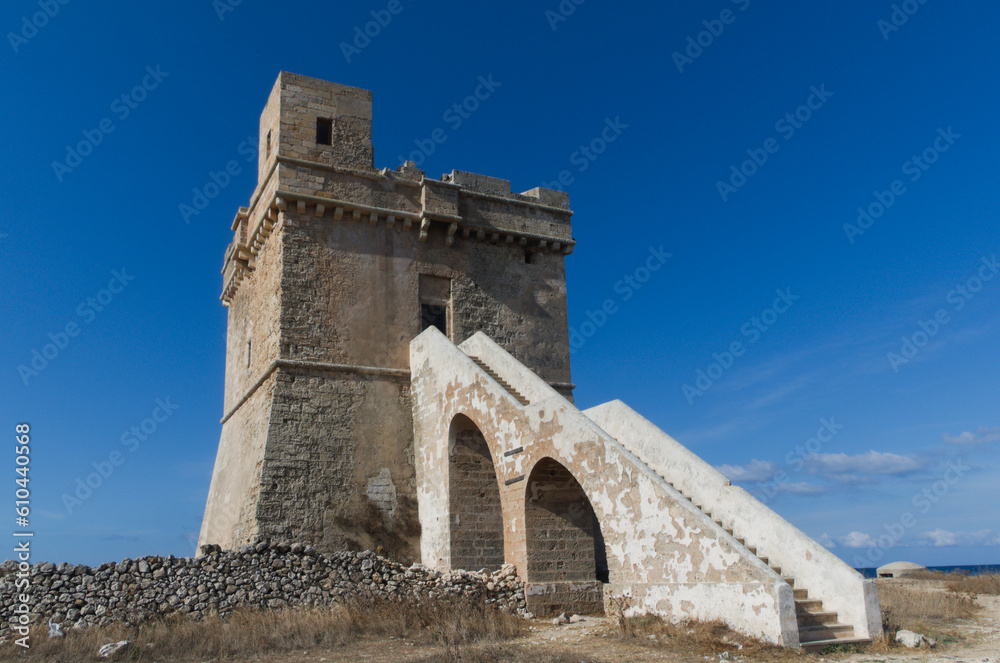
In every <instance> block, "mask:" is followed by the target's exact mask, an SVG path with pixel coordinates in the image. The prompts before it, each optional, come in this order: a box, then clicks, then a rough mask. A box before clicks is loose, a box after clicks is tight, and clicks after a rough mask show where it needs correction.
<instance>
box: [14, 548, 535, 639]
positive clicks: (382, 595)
mask: <svg viewBox="0 0 1000 663" xmlns="http://www.w3.org/2000/svg"><path fill="white" fill-rule="evenodd" d="M213 550H214V552H212V553H210V554H207V555H204V556H201V557H186V558H185V557H180V558H178V557H173V556H170V557H140V558H138V559H126V560H123V561H121V562H117V563H115V562H108V563H105V564H102V565H100V566H98V567H89V566H84V565H82V564H81V565H73V564H66V563H63V564H58V565H57V564H53V563H51V562H39V563H37V564H34V565H33V566H32V567H31V570H30V580H31V585H30V590H29V591H30V596H31V602H30V605H31V608H32V615H31V620H32V623H48V622H49V621H51V622H55V623H60V624H62V626H63V627H64V628H69V627H73V626H76V625H80V626H86V625H107V624H111V623H113V622H124V623H129V624H137V623H140V622H143V621H146V620H148V619H153V618H156V617H159V616H165V615H169V614H175V613H179V614H186V615H189V616H190V617H193V618H201V617H204V616H206V615H208V614H211V613H213V612H219V613H225V612H227V611H231V610H233V609H235V608H240V607H247V608H283V607H286V606H306V605H313V606H315V605H330V604H333V603H337V602H343V601H348V600H352V599H358V600H379V599H385V600H391V599H403V600H421V599H432V598H438V597H450V596H460V595H461V596H464V597H472V598H474V599H476V600H481V601H482V602H483V603H484V604H487V605H496V606H497V607H499V608H501V609H503V610H507V611H510V612H516V613H523V612H524V606H525V603H524V588H523V585H522V583H521V581H520V580H519V579H518V577H517V573H516V572H515V570H514V567H513V566H510V565H505V566H503V567H502V568H501V569H499V570H497V571H495V572H493V573H475V572H466V571H452V572H449V573H439V572H437V571H432V570H430V569H427V568H426V567H423V566H421V565H419V564H415V565H413V566H410V567H406V566H403V565H402V564H398V563H396V562H392V561H389V560H386V559H383V558H381V557H378V556H377V555H375V553H373V552H361V553H357V552H339V553H336V554H333V555H323V554H322V553H319V552H317V551H316V549H315V548H313V547H312V546H309V545H303V544H298V543H297V544H292V545H287V544H278V545H270V544H268V543H267V542H265V541H259V542H257V543H256V544H254V545H247V546H243V547H241V548H240V549H238V550H232V551H226V552H221V551H219V550H218V549H217V548H214V549H213ZM17 572H18V567H17V563H16V562H13V561H8V562H4V563H3V564H2V565H0V638H2V637H4V636H5V635H6V634H7V633H9V632H10V625H11V620H12V619H13V618H14V617H15V615H14V614H13V610H14V607H15V605H17V604H18V601H15V593H16V592H20V591H23V590H20V589H15V582H16V580H17Z"/></svg>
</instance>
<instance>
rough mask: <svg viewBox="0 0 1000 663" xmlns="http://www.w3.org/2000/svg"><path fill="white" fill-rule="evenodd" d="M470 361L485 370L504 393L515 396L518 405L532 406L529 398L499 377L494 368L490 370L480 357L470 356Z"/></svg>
mask: <svg viewBox="0 0 1000 663" xmlns="http://www.w3.org/2000/svg"><path fill="white" fill-rule="evenodd" d="M469 359H471V360H472V361H474V362H475V363H476V366H478V367H479V368H481V369H483V371H484V372H485V373H486V374H487V375H489V376H490V377H491V378H493V379H494V380H495V381H496V383H497V384H499V385H500V386H501V387H503V389H504V391H506V392H507V393H508V394H510V395H511V396H513V397H514V400H516V401H517V402H518V403H520V404H521V405H530V404H531V402H530V401H529V400H528V399H527V398H525V397H524V396H522V395H521V393H520V392H519V391H517V390H516V389H514V387H512V386H511V385H510V383H509V382H507V381H506V380H504V379H503V378H502V377H500V376H499V375H497V373H496V372H495V371H494V370H493V369H492V368H490V367H489V365H488V364H487V363H486V362H485V361H483V360H482V359H480V358H479V357H476V356H475V355H469Z"/></svg>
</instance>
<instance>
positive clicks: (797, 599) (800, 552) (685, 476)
mask: <svg viewBox="0 0 1000 663" xmlns="http://www.w3.org/2000/svg"><path fill="white" fill-rule="evenodd" d="M411 366H412V367H414V368H413V369H411V370H414V371H415V372H414V378H413V384H414V394H415V403H416V404H417V405H416V407H415V422H416V421H425V422H427V423H425V424H422V425H424V426H427V430H428V432H427V434H426V435H425V436H424V435H417V437H416V439H417V440H418V454H423V455H424V456H425V457H426V459H427V460H426V462H425V464H424V465H418V468H420V469H418V478H419V476H420V474H421V473H423V474H425V475H426V477H427V478H426V479H421V481H422V491H423V492H424V493H425V496H424V497H423V499H424V501H423V502H421V509H422V511H421V521H422V522H424V520H427V522H428V527H426V528H425V534H424V538H426V539H427V543H424V542H423V540H422V555H423V558H424V560H425V563H429V564H433V563H434V561H435V560H436V559H439V558H442V556H443V554H444V553H442V552H439V550H441V546H442V545H447V544H446V542H447V537H446V535H445V532H446V530H441V533H437V529H441V528H440V527H437V529H435V530H434V533H431V534H430V537H428V533H429V532H430V531H431V530H430V524H431V523H435V525H436V523H447V522H448V517H447V512H446V511H441V510H440V507H439V505H443V504H445V503H446V499H447V498H446V495H444V494H443V493H440V488H439V486H441V485H442V481H441V480H440V479H437V478H436V477H437V474H434V473H437V472H439V468H440V467H441V465H440V461H439V460H436V458H438V457H439V456H440V455H442V454H444V453H445V451H444V450H437V451H436V449H438V447H435V446H433V445H434V444H437V442H436V441H437V440H441V439H447V435H445V434H444V431H445V430H446V429H441V428H440V426H441V425H444V424H441V423H438V422H440V421H442V420H443V421H444V422H447V421H450V419H449V417H450V416H452V415H450V414H448V412H450V411H451V410H449V407H450V406H449V405H448V401H442V400H440V399H441V398H448V399H452V398H453V399H456V400H455V401H454V402H456V403H462V404H463V405H462V406H461V407H466V408H467V407H470V406H472V407H476V408H483V409H480V410H478V412H479V413H480V415H479V417H480V419H479V420H480V421H481V422H483V423H484V425H485V424H487V423H490V422H492V425H495V426H496V427H497V429H496V431H497V433H498V432H499V431H505V432H503V433H499V434H500V435H501V437H502V439H503V440H504V441H503V443H502V444H501V445H500V447H499V448H497V449H495V451H494V453H495V454H496V459H495V463H496V464H497V468H498V479H500V480H501V490H504V488H505V487H511V488H510V489H511V490H513V486H514V485H515V484H517V483H519V482H521V481H523V480H524V479H525V478H526V476H525V475H526V474H527V473H528V472H529V471H530V468H531V467H532V465H531V463H532V462H534V459H537V458H539V457H540V456H541V455H543V454H550V455H551V454H553V452H555V456H554V457H555V458H556V459H557V460H560V454H566V453H569V454H572V450H573V449H575V448H576V447H575V446H574V445H575V444H576V441H579V440H592V441H596V443H597V444H600V445H604V446H603V449H604V451H602V452H600V453H598V456H597V457H600V458H601V459H602V460H601V462H602V463H612V464H614V465H615V466H616V467H619V466H620V467H622V468H623V470H621V471H620V472H619V473H618V474H617V475H616V476H617V479H615V480H618V481H620V480H621V478H622V477H630V478H628V481H631V482H638V483H632V484H631V485H632V486H635V487H636V488H637V487H638V486H640V485H641V486H643V488H642V490H644V491H646V493H647V494H649V495H653V494H657V495H661V497H658V498H656V499H660V500H662V499H664V498H665V497H667V495H668V493H669V494H672V495H673V497H672V499H673V500H675V501H676V502H677V504H683V505H685V506H684V507H683V510H684V511H686V512H689V513H690V514H692V516H690V517H689V516H682V515H678V514H676V513H674V515H672V516H664V517H666V518H667V519H668V520H669V519H670V518H674V519H676V518H680V519H681V520H674V521H673V522H675V523H681V522H682V521H683V522H684V523H686V524H685V525H684V526H685V527H691V526H693V524H694V523H699V524H698V525H697V526H696V527H697V528H700V531H701V532H702V533H703V534H702V536H705V537H706V541H717V542H718V543H715V544H711V545H715V546H716V548H715V549H716V550H718V549H719V548H718V546H719V545H721V546H722V549H725V550H729V551H735V552H738V553H739V555H740V560H748V561H749V560H752V562H751V563H750V564H749V567H747V566H745V565H746V564H747V563H748V562H747V561H738V563H739V564H740V565H741V566H740V568H746V569H747V571H745V573H746V574H748V575H747V576H746V577H747V580H744V581H739V580H736V581H732V580H726V581H725V582H724V583H712V582H707V583H703V584H698V583H697V581H696V582H694V583H692V582H691V581H690V580H687V581H685V580H684V579H683V578H680V579H675V580H664V581H656V580H653V579H652V578H649V579H646V577H645V575H644V574H643V573H642V571H641V569H642V568H643V567H642V566H641V565H640V566H630V567H629V568H630V569H632V570H631V571H628V577H624V578H622V577H619V579H618V580H616V581H614V582H615V583H617V585H615V587H616V589H617V590H621V591H625V592H632V591H637V592H639V593H640V595H645V596H646V597H647V600H644V601H643V602H640V603H641V605H639V606H638V609H640V610H651V611H654V612H655V611H658V610H659V608H658V607H656V606H657V605H658V604H657V601H666V602H667V603H670V602H672V601H685V602H688V603H689V604H691V603H693V604H694V605H696V606H700V607H699V608H696V609H695V612H701V614H705V615H706V617H705V618H709V619H711V618H718V617H713V616H712V614H716V615H718V614H720V613H719V611H720V610H722V611H723V613H721V614H726V615H727V616H726V617H725V619H726V621H727V622H729V621H730V619H732V620H734V621H736V622H739V621H740V619H741V618H740V617H738V615H747V614H752V613H747V612H746V610H747V607H746V606H744V607H742V608H741V607H740V606H741V602H742V601H744V600H745V599H746V597H747V596H749V594H747V592H748V591H750V592H753V595H755V596H757V597H759V598H760V599H761V600H763V601H764V602H765V603H768V602H770V607H768V608H766V609H770V610H778V612H779V613H780V614H777V615H775V616H774V617H772V618H768V619H770V621H769V622H768V624H769V625H768V626H767V627H766V628H767V629H769V630H768V635H767V639H770V640H772V641H775V642H780V643H782V644H786V645H787V646H801V647H803V648H804V649H807V650H821V649H822V648H823V647H825V646H827V645H836V644H845V643H850V642H866V641H869V640H870V638H871V637H872V635H874V634H877V633H879V632H880V631H881V612H880V610H879V606H878V598H877V594H876V593H875V588H874V584H873V583H871V581H865V580H864V579H862V578H861V576H860V574H858V573H857V572H856V571H854V570H853V569H851V568H850V567H848V566H847V565H846V564H845V563H844V562H842V561H841V560H840V559H839V558H837V557H836V556H834V555H833V554H832V553H830V552H829V551H827V550H826V549H825V548H823V547H822V546H821V545H820V544H818V543H816V542H815V541H813V540H812V539H810V538H809V537H807V536H806V535H805V534H803V533H802V532H800V531H799V530H797V529H796V528H795V527H793V526H792V525H791V524H789V523H787V521H785V520H784V519H782V518H781V517H780V516H778V515H777V514H775V513H774V512H773V511H771V510H770V509H768V508H767V507H766V506H764V505H763V504H762V503H760V502H759V501H758V500H756V499H755V498H753V497H752V496H750V495H749V494H748V493H746V491H743V490H742V489H740V488H737V487H735V486H732V485H731V484H730V482H729V481H728V479H726V478H725V477H724V476H722V475H721V474H719V473H718V472H717V471H716V470H715V469H714V468H712V467H711V466H710V465H708V464H707V463H705V462H704V461H703V460H702V459H700V458H698V457H697V456H696V455H695V454H693V453H691V452H690V451H689V450H687V449H686V448H684V447H682V446H681V445H679V444H678V443H677V442H676V441H675V440H673V438H670V437H669V436H668V435H666V434H665V433H664V432H663V431H661V430H660V429H659V428H657V427H655V426H654V425H653V424H652V423H650V422H649V421H647V420H646V419H644V418H642V417H641V416H640V415H638V413H635V412H634V411H633V410H631V409H630V408H628V407H627V406H625V405H624V404H623V403H621V402H620V401H613V402H610V403H605V404H604V405H601V406H597V407H595V408H591V409H589V410H586V411H582V412H581V411H580V410H578V409H577V408H576V407H575V406H574V405H573V404H572V403H570V402H569V401H568V400H566V399H565V398H564V397H563V396H562V395H560V394H559V393H558V392H557V391H556V390H555V389H553V388H552V387H551V386H550V385H549V384H548V383H546V382H545V381H544V380H542V379H541V378H539V377H538V376H537V375H535V374H534V373H532V372H531V371H530V370H528V369H527V368H526V367H525V366H524V365H523V364H521V363H520V362H518V361H517V360H516V359H514V358H513V357H512V356H510V355H509V354H508V353H506V352H505V351H504V350H503V349H502V348H500V347H499V346H498V345H496V343H494V342H493V341H492V340H491V339H489V338H488V337H486V336H485V335H482V334H476V335H475V336H473V337H472V338H470V339H468V340H467V341H465V342H464V343H463V344H462V345H461V346H460V347H456V346H454V345H452V344H450V343H449V342H448V341H447V340H446V339H445V338H444V337H443V336H441V335H440V333H439V332H437V333H434V331H433V330H428V331H427V332H425V333H424V334H422V335H421V336H420V337H417V339H415V340H414V342H413V343H412V344H411ZM428 366H433V367H434V368H433V371H432V372H431V373H427V372H426V371H427V368H426V367H428ZM487 377H488V379H487ZM463 389H464V390H466V391H465V392H462V391H461V390H463ZM470 389H471V390H473V391H471V392H469V391H468V390H470ZM421 392H426V393H427V394H428V396H426V397H424V398H421V397H420V394H421ZM462 393H465V394H466V395H465V396H462V395H461V394H462ZM435 394H438V395H437V396H435ZM456 394H458V395H456ZM487 394H491V395H490V396H489V397H487ZM445 395H447V396H445ZM442 403H444V405H443V407H444V409H443V410H442V409H441V408H442ZM515 403H516V405H515ZM431 404H433V410H431V411H429V416H428V417H427V418H426V419H424V418H422V417H421V416H420V412H421V409H422V408H425V407H427V406H430V405H431ZM557 415H558V421H559V428H558V430H559V431H560V432H559V436H560V437H558V438H553V437H546V438H544V445H545V446H544V448H539V447H538V446H537V445H538V444H539V443H541V442H542V440H540V439H536V438H535V437H534V435H535V434H536V433H535V432H533V431H537V426H538V425H539V423H538V422H540V421H542V420H545V421H553V420H554V419H553V417H555V416H557ZM416 425H417V424H416V423H415V426H416ZM484 432H485V433H486V434H489V432H488V431H484ZM497 433H494V434H497ZM546 435H551V433H547V434H546ZM421 439H426V440H428V442H427V443H426V444H428V445H429V446H427V447H426V448H424V449H421V448H420V444H421V443H420V440H421ZM494 439H496V438H494ZM560 440H565V442H562V441H560ZM601 440H603V441H601ZM590 443H594V442H590ZM559 445H565V446H562V447H560V446H559ZM560 448H561V449H562V451H559V449H560ZM435 454H437V455H435ZM563 457H564V458H567V460H560V462H562V463H563V464H564V465H567V466H572V464H571V462H569V461H570V457H568V456H563ZM607 467H611V466H610V465H608V466H607ZM629 468H633V469H629ZM599 472H600V468H599V466H596V467H595V466H591V467H590V469H589V470H586V471H585V472H584V474H582V475H579V476H578V479H579V480H581V483H583V484H584V485H585V486H586V485H588V484H589V485H590V486H591V488H590V489H588V498H589V499H590V500H591V501H592V502H593V503H594V504H595V505H596V506H598V507H601V508H604V509H605V510H604V511H603V513H604V514H606V515H605V517H609V516H608V515H607V514H612V515H611V516H610V517H611V518H617V516H616V515H614V514H616V513H618V511H615V510H614V509H613V508H612V509H611V510H608V506H609V505H611V504H612V503H614V501H615V500H617V499H619V496H621V495H624V494H625V493H623V492H608V491H612V490H614V491H622V490H625V491H628V490H635V488H633V489H629V488H626V487H625V486H624V485H621V486H618V487H617V488H615V487H611V488H609V487H608V485H607V484H602V483H590V482H588V476H587V474H588V473H589V474H594V473H599ZM591 481H593V479H592V480H591ZM602 481H603V480H602ZM444 485H446V483H445V484H444ZM657 485H658V486H662V488H658V487H656V486H657ZM518 490H523V489H518ZM591 491H593V492H591ZM664 491H666V492H664ZM602 493H603V494H602ZM595 499H596V500H597V501H595ZM654 501H655V500H654ZM598 510H599V511H600V509H598ZM695 514H697V515H696V516H695ZM598 515H600V514H598ZM425 516H427V517H426V518H425ZM653 517H658V516H653ZM685 519H686V520H685ZM622 522H623V521H622V520H621V519H620V520H619V522H617V523H616V524H615V528H616V529H617V536H618V541H619V544H618V545H619V549H618V550H616V551H613V550H612V549H611V547H609V549H608V550H609V556H610V555H611V554H612V553H614V554H616V555H619V556H621V555H622V554H630V555H632V554H636V553H635V552H627V553H626V552H624V549H622V548H621V546H622V545H625V546H626V547H627V546H636V545H639V546H641V547H642V550H649V549H650V548H649V547H647V546H649V543H648V542H645V541H644V542H643V543H641V544H639V543H637V542H636V541H632V540H631V539H633V538H635V535H625V538H624V539H623V538H622V536H623V532H622V530H621V523H622ZM643 523H644V524H643V528H648V526H649V525H651V524H652V521H649V520H645V521H643ZM604 525H605V523H604V522H603V521H602V529H603V528H604ZM670 527H671V525H667V527H666V529H669V528H670ZM688 531H694V532H697V531H699V529H695V530H688ZM647 532H648V529H647ZM638 533H639V530H637V532H636V534H638ZM645 535H646V533H643V534H641V535H640V536H645ZM724 540H725V541H728V542H729V543H725V542H724ZM439 542H441V543H439ZM623 542H625V543H623ZM609 546H610V543H609ZM629 550H633V551H634V550H637V549H636V548H634V547H633V548H630V549H629ZM726 554H731V552H729V553H726ZM662 559H663V558H661V560H660V561H656V559H655V557H654V558H648V559H647V563H650V564H652V565H654V566H656V567H658V568H659V567H663V568H661V569H660V570H659V571H657V573H664V574H667V575H670V574H671V573H673V571H669V570H664V569H669V568H670V565H669V564H668V565H667V566H663V565H664V564H666V563H665V562H663V561H662ZM729 563H730V564H731V563H732V562H729ZM675 568H676V567H675ZM685 568H686V567H685ZM753 569H758V570H753ZM741 573H743V571H741ZM740 582H746V583H749V585H745V586H741V585H739V583H740ZM754 582H756V583H758V584H757V585H755V587H756V589H750V585H752V584H753V583H754ZM643 583H645V584H643ZM726 583H728V584H726ZM612 584H613V585H614V583H612ZM654 585H655V587H654ZM656 587H659V589H657V588H656ZM739 587H744V589H739ZM605 591H606V592H607V590H605ZM613 591H614V590H613ZM765 595H766V596H765ZM768 597H770V598H768ZM699 602H700V603H699ZM633 605H636V604H633ZM726 606H728V610H729V612H728V613H726V612H725V610H727V607H726ZM702 611H703V612H702ZM733 611H736V612H733ZM751 619H755V618H754V617H751ZM765 621H766V620H765ZM779 622H780V626H778V623H779ZM741 623H742V624H743V625H744V626H743V628H750V629H751V630H755V629H757V628H760V623H761V622H759V620H758V621H757V622H754V623H753V624H750V625H748V623H747V622H745V621H744V622H741ZM737 628H738V630H739V627H737Z"/></svg>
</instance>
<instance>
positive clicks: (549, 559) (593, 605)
mask: <svg viewBox="0 0 1000 663" xmlns="http://www.w3.org/2000/svg"><path fill="white" fill-rule="evenodd" d="M525 490H526V491H527V492H526V494H525V507H524V509H525V514H524V515H525V529H526V530H527V531H526V537H527V541H526V543H527V557H528V559H527V569H526V570H527V581H528V583H530V584H533V585H537V586H538V589H537V590H534V591H536V593H535V594H534V600H529V603H530V604H532V605H529V609H530V610H532V611H533V612H536V613H539V614H547V613H551V612H562V611H564V610H573V611H575V612H581V613H583V612H591V613H592V612H599V611H600V610H601V609H602V607H603V601H602V593H603V590H602V583H603V582H607V574H608V570H607V555H606V552H605V549H604V538H603V537H602V536H601V528H600V524H599V523H598V521H597V518H596V516H595V515H594V508H593V507H592V506H591V504H590V500H589V499H587V495H586V494H585V493H584V492H583V488H582V487H581V486H580V483H579V482H578V481H577V480H576V478H575V477H574V476H573V475H572V473H570V471H569V470H567V469H566V468H565V467H564V466H563V465H562V464H560V463H558V462H557V461H555V460H553V459H551V458H544V459H542V460H541V461H539V462H538V463H537V464H536V465H535V467H534V469H532V471H531V475H530V476H529V477H528V482H527V486H526V487H525ZM543 586H544V587H543Z"/></svg>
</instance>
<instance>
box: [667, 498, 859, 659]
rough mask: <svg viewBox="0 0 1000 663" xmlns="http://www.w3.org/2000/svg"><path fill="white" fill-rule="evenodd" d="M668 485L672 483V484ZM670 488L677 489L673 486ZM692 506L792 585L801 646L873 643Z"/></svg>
mask: <svg viewBox="0 0 1000 663" xmlns="http://www.w3.org/2000/svg"><path fill="white" fill-rule="evenodd" d="M667 483H670V482H669V481H668V482H667ZM670 485H671V486H673V484H670ZM673 488H674V489H675V490H677V492H679V493H681V494H682V495H684V492H683V491H681V490H680V489H679V488H677V487H676V486H673ZM684 497H686V498H687V495H684ZM688 499H690V498H688ZM692 504H694V507H695V508H696V509H698V510H700V511H702V512H703V513H705V515H707V516H708V517H709V518H711V519H712V520H713V521H715V523H716V524H718V525H719V526H720V527H722V528H723V529H724V530H725V531H726V533H728V534H730V535H732V536H733V537H735V538H736V540H737V541H739V542H740V543H741V544H742V545H744V546H746V548H747V550H749V551H750V552H751V553H753V554H754V555H755V556H756V557H757V558H758V559H759V560H760V561H762V562H763V563H764V564H767V565H768V567H770V568H771V570H773V571H774V572H775V573H777V574H778V575H779V576H781V579H782V580H784V581H785V582H787V583H788V584H789V586H791V588H792V591H793V595H794V597H795V616H796V621H797V622H798V627H799V643H800V644H801V646H802V648H803V649H806V650H810V651H812V650H821V649H822V648H823V647H826V646H827V645H837V644H847V643H866V642H871V639H870V638H856V637H854V627H853V626H851V625H850V624H841V623H840V622H839V621H837V613H836V612H832V611H826V610H824V609H823V602H822V601H820V600H818V599H812V598H809V590H808V589H807V588H805V587H796V586H795V585H796V583H795V578H794V577H793V576H790V575H786V574H783V573H782V569H781V567H780V566H778V565H777V564H776V563H774V562H772V561H771V560H770V559H769V558H768V557H766V556H764V555H758V554H757V548H756V547H755V546H754V545H753V544H748V543H747V541H746V539H745V538H743V537H742V536H741V535H740V533H738V532H735V531H734V530H733V529H731V528H729V527H726V526H725V525H723V522H722V519H721V518H716V517H715V516H713V515H712V514H711V513H709V512H708V511H706V510H705V508H704V507H702V505H700V504H695V503H694V501H693V500H692Z"/></svg>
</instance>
